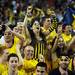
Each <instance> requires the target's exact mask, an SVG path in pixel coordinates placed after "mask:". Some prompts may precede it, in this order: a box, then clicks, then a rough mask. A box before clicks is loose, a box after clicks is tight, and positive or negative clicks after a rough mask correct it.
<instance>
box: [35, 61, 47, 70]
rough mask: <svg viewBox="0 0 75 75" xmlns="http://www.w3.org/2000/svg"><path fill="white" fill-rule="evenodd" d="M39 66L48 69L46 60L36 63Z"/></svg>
mask: <svg viewBox="0 0 75 75" xmlns="http://www.w3.org/2000/svg"><path fill="white" fill-rule="evenodd" d="M37 66H40V67H45V69H46V70H47V64H46V63H45V62H39V63H38V64H37V65H36V67H37Z"/></svg>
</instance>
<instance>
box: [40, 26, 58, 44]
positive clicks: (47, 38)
mask: <svg viewBox="0 0 75 75" xmlns="http://www.w3.org/2000/svg"><path fill="white" fill-rule="evenodd" d="M41 29H42V32H43V33H44V32H46V29H45V28H44V27H41ZM55 36H57V33H56V31H55V29H54V30H53V31H52V32H50V33H49V35H46V36H45V39H46V41H47V43H51V42H52V41H53V39H54V38H55Z"/></svg>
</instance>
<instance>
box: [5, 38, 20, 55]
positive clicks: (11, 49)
mask: <svg viewBox="0 0 75 75" xmlns="http://www.w3.org/2000/svg"><path fill="white" fill-rule="evenodd" d="M19 42H20V40H19V39H18V38H17V37H14V44H13V45H12V47H11V48H8V47H7V50H8V52H9V54H11V53H16V45H17V44H18V43H19ZM5 45H6V44H5Z"/></svg>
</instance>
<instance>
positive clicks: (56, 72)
mask: <svg viewBox="0 0 75 75" xmlns="http://www.w3.org/2000/svg"><path fill="white" fill-rule="evenodd" d="M49 75H60V72H59V68H56V69H54V70H52V71H50V72H49Z"/></svg>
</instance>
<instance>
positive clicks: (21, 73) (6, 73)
mask: <svg viewBox="0 0 75 75" xmlns="http://www.w3.org/2000/svg"><path fill="white" fill-rule="evenodd" d="M2 75H8V71H4V72H3V73H2ZM18 75H25V74H24V73H23V72H21V71H18Z"/></svg>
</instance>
